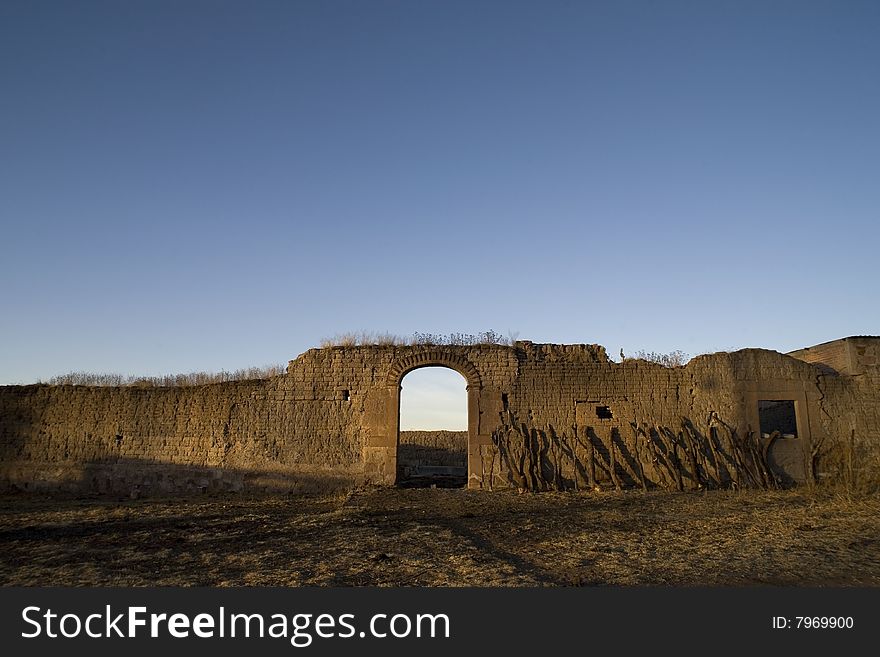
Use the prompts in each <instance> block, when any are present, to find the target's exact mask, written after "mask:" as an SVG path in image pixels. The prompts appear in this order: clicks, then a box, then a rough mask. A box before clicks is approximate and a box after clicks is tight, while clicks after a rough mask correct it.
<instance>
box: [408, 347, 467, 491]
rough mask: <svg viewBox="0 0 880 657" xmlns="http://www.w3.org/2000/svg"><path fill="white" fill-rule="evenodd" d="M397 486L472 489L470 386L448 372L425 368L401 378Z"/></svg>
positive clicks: (448, 368)
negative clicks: (469, 481) (469, 474)
mask: <svg viewBox="0 0 880 657" xmlns="http://www.w3.org/2000/svg"><path fill="white" fill-rule="evenodd" d="M399 399H400V408H399V417H400V422H399V426H398V439H397V484H398V485H399V486H403V487H411V488H416V487H429V486H430V487H437V488H461V487H464V486H466V485H467V460H468V412H467V411H468V409H467V380H466V379H465V378H464V376H463V375H462V374H461V373H459V372H457V371H456V370H454V369H452V368H450V367H448V366H436V365H435V366H425V367H418V368H414V369H412V370H410V371H409V372H408V373H406V374H405V375H403V377H402V378H401V385H400V397H399Z"/></svg>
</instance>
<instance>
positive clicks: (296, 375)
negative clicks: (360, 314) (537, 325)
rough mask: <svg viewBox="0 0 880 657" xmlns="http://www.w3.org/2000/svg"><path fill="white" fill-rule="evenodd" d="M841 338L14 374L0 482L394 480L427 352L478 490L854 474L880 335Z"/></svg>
mask: <svg viewBox="0 0 880 657" xmlns="http://www.w3.org/2000/svg"><path fill="white" fill-rule="evenodd" d="M845 342H847V345H846V349H847V350H848V353H849V354H850V356H849V363H850V365H849V367H850V368H851V369H853V371H857V372H858V373H857V374H853V375H849V376H848V375H841V374H838V373H833V372H831V371H829V369H828V368H827V367H825V368H822V367H819V365H821V363H818V364H817V363H808V362H805V361H804V360H800V359H796V358H793V357H791V356H786V355H783V354H779V353H777V352H773V351H767V350H762V349H748V350H743V351H739V352H734V353H719V354H711V355H706V356H699V357H697V358H694V359H693V360H692V361H691V362H690V363H688V365H687V366H685V367H676V368H666V367H662V366H660V365H656V364H653V363H649V362H645V361H640V360H626V361H625V362H623V363H613V362H610V361H609V360H608V358H607V356H606V354H605V351H604V349H603V348H602V347H600V346H597V345H542V344H533V343H530V342H518V343H516V345H514V346H502V345H475V346H461V347H458V346H456V347H433V346H368V347H333V348H328V349H312V350H310V351H308V352H306V353H304V354H302V355H301V356H300V357H299V358H297V359H295V360H293V361H291V362H290V364H289V366H288V369H287V373H286V374H285V375H283V376H279V377H274V378H272V379H268V380H265V381H252V382H237V383H222V384H212V385H207V386H195V387H191V388H137V387H124V388H96V387H85V386H44V385H39V386H6V387H2V388H0V482H3V483H5V484H6V485H13V486H17V487H25V486H27V487H29V488H33V487H37V488H40V487H42V488H53V487H64V488H71V489H87V490H101V491H123V492H125V491H131V492H133V493H135V494H141V493H150V494H152V493H157V492H158V493H164V492H174V491H180V490H183V491H194V490H215V489H216V490H224V489H231V490H240V489H247V488H285V487H287V488H306V487H309V485H310V484H316V483H321V482H323V483H325V484H326V483H328V482H331V483H332V482H336V483H338V484H339V485H352V484H356V483H358V482H362V481H365V482H373V483H381V484H392V483H394V482H395V481H396V480H397V479H398V477H399V474H400V470H401V467H405V466H407V463H408V461H407V459H410V464H411V460H412V456H413V455H412V454H408V453H407V451H406V449H404V450H402V451H401V450H399V449H398V427H399V405H400V382H401V380H402V378H403V377H404V376H405V375H406V374H407V373H408V372H409V371H411V370H413V369H416V368H419V367H426V366H431V365H439V366H444V367H450V368H453V369H455V370H457V371H458V372H460V373H461V374H462V375H463V376H464V377H465V379H466V380H467V382H468V392H467V395H468V431H467V433H466V436H467V438H466V441H465V446H466V452H467V476H468V479H467V484H468V486H470V487H472V488H499V487H505V486H517V487H520V488H530V489H537V490H542V489H548V488H560V489H567V488H587V487H589V488H595V487H610V486H615V487H625V486H644V487H646V488H651V487H662V488H679V489H682V488H697V487H718V486H731V485H736V486H773V485H776V484H777V483H778V482H779V481H789V480H802V481H808V480H810V479H811V478H812V474H813V472H814V471H815V472H816V474H817V475H819V476H820V477H821V476H827V477H837V476H840V473H841V472H842V471H843V470H842V468H845V467H849V469H850V470H849V471H853V465H852V461H853V459H852V458H851V457H850V459H849V464H847V463H846V462H844V461H840V459H838V461H839V462H835V461H834V459H835V458H838V457H837V456H835V454H837V455H839V454H840V453H841V452H840V447H841V446H844V447H846V446H847V445H849V446H848V447H846V448H847V449H849V450H850V454H857V458H861V457H860V456H858V455H860V454H865V453H867V452H864V450H870V449H874V448H875V447H876V446H877V445H878V444H880V392H878V390H880V374H878V372H880V368H878V367H877V365H876V362H877V358H878V345H880V339H877V338H860V339H858V340H855V339H851V338H850V339H847V340H846V341H845ZM814 353H815V352H814ZM827 353H828V354H830V355H831V356H833V357H837V354H838V352H837V351H835V350H834V349H830V350H827ZM761 400H791V401H793V402H794V406H795V412H796V422H797V432H796V433H797V438H796V439H785V440H786V441H788V442H785V443H782V442H778V441H777V442H775V443H773V444H769V443H767V442H766V441H763V440H762V438H761V435H760V430H759V419H758V403H759V401H761ZM457 440H461V439H460V438H458V439H457ZM403 444H404V445H405V446H406V445H408V444H409V445H412V444H413V443H410V442H409V441H408V439H406V438H405V439H404V440H403ZM433 448H434V449H436V448H439V445H435V446H434V447H433ZM860 449H862V450H863V451H862V452H859V451H858V450H860ZM399 459H400V462H398V460H399ZM798 463H799V464H800V465H798ZM774 468H775V470H774ZM780 469H781V470H785V472H781V471H780Z"/></svg>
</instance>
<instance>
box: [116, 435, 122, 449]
mask: <svg viewBox="0 0 880 657" xmlns="http://www.w3.org/2000/svg"><path fill="white" fill-rule="evenodd" d="M121 444H122V434H121V433H117V434H116V446H117V447H119V446H120V445H121Z"/></svg>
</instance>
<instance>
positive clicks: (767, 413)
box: [758, 399, 797, 437]
mask: <svg viewBox="0 0 880 657" xmlns="http://www.w3.org/2000/svg"><path fill="white" fill-rule="evenodd" d="M758 419H759V422H760V425H761V434H762V435H764V436H770V435H771V434H772V433H773V432H774V431H778V432H779V433H780V434H782V435H783V436H791V437H797V415H796V413H795V407H794V401H792V400H790V399H778V400H777V399H774V400H761V401H759V402H758Z"/></svg>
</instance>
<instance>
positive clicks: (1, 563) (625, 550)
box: [0, 489, 880, 586]
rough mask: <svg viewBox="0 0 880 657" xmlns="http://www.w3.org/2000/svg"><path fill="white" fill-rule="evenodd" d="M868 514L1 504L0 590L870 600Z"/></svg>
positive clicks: (632, 500) (744, 504) (873, 529)
mask: <svg viewBox="0 0 880 657" xmlns="http://www.w3.org/2000/svg"><path fill="white" fill-rule="evenodd" d="M878 536H880V500H878V499H877V498H862V499H858V500H854V501H853V500H844V499H841V498H833V497H827V498H821V497H815V496H807V495H805V494H803V493H798V492H774V493H767V492H740V493H734V492H727V491H714V492H710V493H695V494H688V493H664V492H652V493H648V494H643V493H638V492H634V493H542V494H537V495H530V494H526V495H517V494H516V493H512V492H496V493H486V492H477V491H468V490H460V489H459V490H456V489H446V490H444V489H364V490H359V491H356V492H355V493H353V494H336V495H330V496H323V497H314V496H312V497H307V496H281V495H276V496H272V497H252V498H241V497H238V496H236V495H232V494H227V495H222V496H217V497H202V498H200V499H185V500H181V499H174V500H151V499H146V500H130V501H125V502H111V501H106V500H96V499H48V498H40V497H34V496H31V495H17V496H7V497H4V498H2V499H0V583H2V584H3V585H7V586H9V585H39V586H45V585H63V586H87V585H98V586H109V585H114V586H148V585H160V586H164V585H181V586H252V585H253V586H299V585H319V586H555V585H593V586H596V585H598V586H601V585H675V586H683V585H709V586H723V585H733V586H741V585H767V584H769V585H785V586H790V585H811V586H816V585H861V586H876V585H880V539H878V538H877V537H878Z"/></svg>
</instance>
